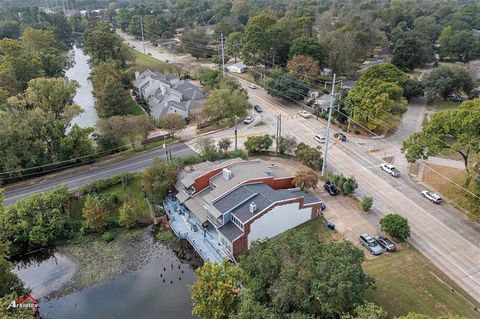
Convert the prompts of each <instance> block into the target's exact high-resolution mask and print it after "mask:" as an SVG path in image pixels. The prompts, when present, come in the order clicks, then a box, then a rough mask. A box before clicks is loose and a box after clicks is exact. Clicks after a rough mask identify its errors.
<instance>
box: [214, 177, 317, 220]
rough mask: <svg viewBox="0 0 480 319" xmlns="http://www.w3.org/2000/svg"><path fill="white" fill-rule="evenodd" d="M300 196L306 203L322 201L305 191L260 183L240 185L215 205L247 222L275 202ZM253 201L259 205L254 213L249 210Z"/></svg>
mask: <svg viewBox="0 0 480 319" xmlns="http://www.w3.org/2000/svg"><path fill="white" fill-rule="evenodd" d="M298 197H303V198H304V203H305V204H312V203H315V202H320V199H317V198H315V197H313V196H311V195H309V194H307V193H305V192H303V191H299V190H291V189H279V190H274V189H272V188H271V187H270V186H268V185H267V184H264V183H258V184H250V185H242V186H240V187H238V188H237V189H235V190H233V191H232V192H230V193H229V194H227V195H226V196H224V197H222V198H220V199H219V200H217V201H216V202H215V203H214V204H213V206H215V208H217V209H218V210H219V211H220V212H222V213H226V212H228V211H231V213H232V214H233V215H235V217H237V218H238V219H239V220H240V221H242V222H245V221H247V220H249V219H250V218H252V217H253V216H255V214H258V213H260V212H262V211H263V210H264V209H265V208H267V207H268V206H270V205H271V204H272V203H274V202H279V201H284V200H287V199H292V198H298ZM251 202H255V205H256V206H257V209H256V211H255V213H253V214H252V213H250V211H249V207H250V203H251Z"/></svg>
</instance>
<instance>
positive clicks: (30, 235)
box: [0, 187, 71, 256]
mask: <svg viewBox="0 0 480 319" xmlns="http://www.w3.org/2000/svg"><path fill="white" fill-rule="evenodd" d="M69 215H70V211H69V194H68V191H67V188H66V187H59V188H57V189H55V190H54V191H51V192H48V193H45V194H41V195H33V196H31V197H29V198H25V199H22V200H20V201H19V202H17V203H16V204H15V205H13V206H10V207H8V208H5V209H3V210H1V211H0V242H2V243H7V242H8V243H10V254H11V255H12V256H16V255H19V254H21V253H24V252H27V251H28V250H33V249H37V248H39V247H46V246H48V245H50V244H52V243H53V242H54V241H55V240H57V239H64V238H68V237H69V236H70V230H71V227H69V224H68V219H69Z"/></svg>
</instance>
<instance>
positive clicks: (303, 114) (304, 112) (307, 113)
mask: <svg viewBox="0 0 480 319" xmlns="http://www.w3.org/2000/svg"><path fill="white" fill-rule="evenodd" d="M298 115H300V116H301V117H303V118H305V119H308V118H309V117H310V116H312V114H310V112H308V111H305V110H300V111H298Z"/></svg>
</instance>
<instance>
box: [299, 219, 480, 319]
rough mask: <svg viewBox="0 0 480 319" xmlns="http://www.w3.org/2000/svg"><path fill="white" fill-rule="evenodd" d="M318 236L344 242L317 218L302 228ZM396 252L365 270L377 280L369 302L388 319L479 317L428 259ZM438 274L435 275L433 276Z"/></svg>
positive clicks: (403, 250)
mask: <svg viewBox="0 0 480 319" xmlns="http://www.w3.org/2000/svg"><path fill="white" fill-rule="evenodd" d="M304 227H308V228H310V229H311V230H312V232H315V233H318V235H319V238H320V240H321V241H323V242H331V241H341V240H343V238H342V236H341V234H339V233H337V232H336V231H331V230H329V229H328V228H327V227H326V220H325V219H324V218H323V217H317V218H315V219H313V220H310V221H308V222H306V223H305V224H303V225H301V226H299V227H298V228H297V229H302V228H304ZM403 246H404V245H402V247H401V249H400V250H399V251H397V252H395V253H391V254H386V255H384V256H381V257H378V258H374V259H371V260H367V261H365V262H364V264H363V269H364V271H365V272H366V273H367V274H369V275H370V276H373V277H374V278H375V283H376V287H375V288H374V289H369V290H368V291H367V295H366V299H367V301H370V302H374V303H376V304H378V305H380V306H382V307H383V308H384V309H385V310H386V311H387V312H388V314H389V318H394V317H395V316H401V315H405V314H407V313H408V312H418V313H422V314H426V315H430V316H432V317H434V318H436V317H437V316H441V315H447V314H455V315H460V316H465V317H466V318H480V314H479V313H477V312H475V311H473V309H472V308H471V307H470V306H469V304H468V303H467V302H466V301H465V300H463V299H462V298H461V297H459V296H458V295H457V294H455V293H454V292H452V291H451V290H450V289H449V287H447V286H446V285H445V284H444V283H442V282H441V281H440V280H438V279H437V277H435V275H436V276H438V277H439V278H441V280H443V281H444V282H445V283H447V284H448V285H449V286H451V287H453V288H454V289H455V290H456V291H458V292H459V293H461V294H462V296H464V297H465V298H466V299H468V300H469V301H470V302H475V301H474V299H473V298H471V297H470V296H469V295H468V294H467V293H465V292H464V291H463V290H462V289H461V288H460V287H458V286H457V285H456V284H455V283H453V282H452V280H450V279H449V278H448V277H447V276H446V275H445V274H444V273H443V272H441V271H440V270H439V269H438V268H436V267H435V266H434V265H433V264H432V263H431V262H430V261H429V260H428V259H427V258H426V257H425V256H423V255H422V254H421V253H419V252H418V251H417V250H416V249H415V248H413V247H406V248H404V247H403ZM434 274H435V275H434Z"/></svg>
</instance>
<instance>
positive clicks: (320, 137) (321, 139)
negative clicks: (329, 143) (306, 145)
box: [313, 134, 326, 143]
mask: <svg viewBox="0 0 480 319" xmlns="http://www.w3.org/2000/svg"><path fill="white" fill-rule="evenodd" d="M313 138H314V139H315V141H317V142H318V143H325V141H326V139H325V136H323V135H322V134H315V136H314V137H313Z"/></svg>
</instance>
